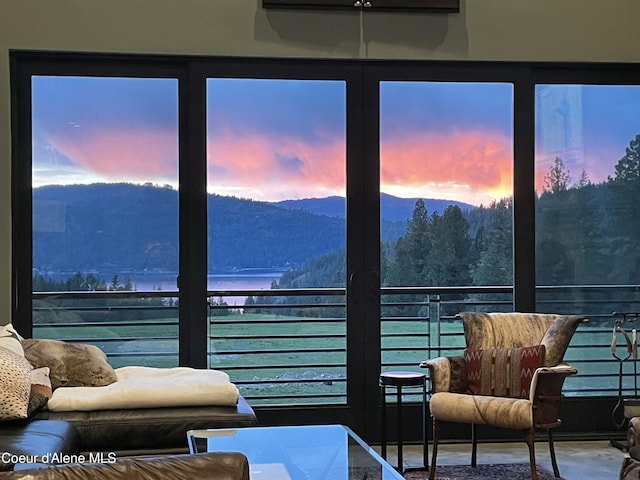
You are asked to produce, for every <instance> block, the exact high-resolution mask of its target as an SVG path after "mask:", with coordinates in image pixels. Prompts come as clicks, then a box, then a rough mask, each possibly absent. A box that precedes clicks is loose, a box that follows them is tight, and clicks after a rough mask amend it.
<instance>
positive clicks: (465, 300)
mask: <svg viewBox="0 0 640 480" xmlns="http://www.w3.org/2000/svg"><path fill="white" fill-rule="evenodd" d="M638 291H639V287H638V286H635V285H625V286H571V287H539V288H538V291H537V296H538V309H537V310H538V311H548V312H554V313H567V314H568V313H571V314H580V315H584V316H586V317H588V318H589V319H590V322H589V323H588V324H586V325H583V326H581V327H580V328H579V329H578V331H577V332H576V334H575V336H574V338H573V340H572V342H571V345H570V347H569V350H568V351H567V354H566V356H565V359H566V360H567V361H568V362H570V363H572V364H573V365H574V366H576V367H577V368H578V370H579V372H580V373H579V374H578V375H577V376H576V377H571V378H569V379H568V380H567V382H566V384H565V393H566V394H567V395H584V396H592V395H604V396H607V395H616V394H617V393H618V384H617V381H618V380H617V379H618V367H619V365H618V363H617V362H616V361H615V359H614V358H613V357H612V356H611V353H610V345H611V326H612V321H613V320H612V315H611V314H612V312H613V311H614V310H618V311H631V310H640V298H639V297H638V295H637V293H638ZM345 293H346V292H345V289H341V288H331V289H290V290H234V291H227V290H212V291H209V292H207V295H208V298H209V301H208V304H209V310H208V311H209V316H208V324H209V342H208V345H209V348H208V352H207V353H208V359H209V366H210V368H216V369H221V370H225V371H228V372H229V374H230V375H231V376H232V378H233V380H234V382H235V383H237V384H238V386H239V388H240V389H241V391H242V393H243V395H244V396H246V397H247V398H248V399H251V401H252V403H253V404H257V405H259V404H295V403H345V402H346V385H347V378H346V358H347V337H346V331H347V329H346V304H345V298H346V297H345ZM249 297H251V301H247V300H246V299H247V298H249ZM227 299H228V300H229V301H226V300H227ZM234 302H237V303H241V305H240V306H238V305H236V304H235V303H234ZM230 303H231V304H230ZM178 309H179V298H178V292H160V291H154V292H120V291H118V292H49V293H47V292H34V293H33V320H34V325H33V326H34V337H38V338H58V339H64V340H70V341H78V342H83V343H92V344H95V345H97V346H99V347H100V348H102V349H103V350H104V351H105V352H106V353H107V355H108V357H109V359H110V362H111V363H112V365H114V366H115V367H117V366H123V365H130V364H138V365H140V364H143V365H152V366H176V365H177V364H178V345H179V342H178ZM511 309H512V289H511V288H510V287H451V288H434V287H428V288H427V287H425V288H418V287H416V288H413V287H400V288H382V289H381V312H382V318H381V322H380V329H381V349H380V356H381V357H380V358H381V367H382V369H383V370H390V369H407V370H417V369H418V367H417V364H418V362H419V361H421V360H424V359H426V358H433V357H435V356H439V355H447V354H457V353H460V352H461V351H462V349H463V348H464V339H463V336H462V326H461V324H460V323H459V322H458V321H457V320H456V319H455V314H456V313H457V312H459V311H463V310H481V311H490V310H491V311H509V310H511ZM364 348H366V346H365V347H364ZM632 376H633V372H632V370H631V367H628V368H627V367H626V366H625V368H624V369H623V382H624V383H625V385H631V379H632ZM630 388H631V387H629V388H626V387H625V390H624V393H626V394H630V393H631V390H630Z"/></svg>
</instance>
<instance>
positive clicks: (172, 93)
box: [33, 77, 640, 205]
mask: <svg viewBox="0 0 640 480" xmlns="http://www.w3.org/2000/svg"><path fill="white" fill-rule="evenodd" d="M177 86H178V85H177V81H176V80H173V79H122V78H86V77H76V78H71V77H35V78H34V80H33V184H34V186H40V185H46V184H52V183H55V184H73V183H90V182H96V181H99V182H122V181H127V182H134V183H145V182H152V183H155V184H159V185H165V184H170V185H172V186H176V184H177V139H178V132H177V130H178V128H177V112H178V104H177ZM207 89H208V90H207V91H208V98H207V121H208V125H207V152H208V185H209V191H210V192H211V193H220V194H224V195H236V196H239V197H244V198H253V199H257V200H269V201H274V200H283V199H291V198H307V197H324V196H328V195H344V193H345V191H344V185H345V133H344V132H345V125H346V117H345V115H346V112H345V95H346V94H345V84H344V83H343V82H340V81H295V80H237V79H210V80H209V81H208V82H207ZM512 104H513V102H512V85H510V84H477V83H467V84H462V83H455V84H454V83H417V82H384V83H382V84H381V99H380V109H381V113H380V118H381V120H380V131H381V147H380V150H381V184H382V190H383V191H384V192H386V193H390V194H393V195H396V196H400V197H422V198H446V199H452V200H459V201H465V202H468V203H471V204H475V205H479V204H481V203H483V204H487V203H488V202H490V201H491V200H494V199H499V198H502V197H505V196H508V195H510V194H511V189H512V186H511V184H512V177H513V173H512V171H513V168H512V163H513V153H512V152H513V129H512V121H513V118H512V117H513V115H512ZM536 108H537V110H536V112H537V119H538V125H537V126H536V144H537V147H536V155H537V157H536V158H537V169H536V184H537V188H538V190H540V188H541V186H542V181H543V177H544V174H545V173H546V172H547V171H548V169H549V167H550V166H551V165H552V163H553V159H554V158H555V157H556V156H559V157H561V158H562V159H563V162H564V164H565V167H566V168H567V169H568V170H569V172H570V175H571V179H572V181H577V179H578V177H579V176H580V173H581V171H582V170H583V169H584V170H585V172H586V173H587V175H588V177H589V179H590V180H591V181H592V182H599V181H602V180H604V179H606V177H607V175H613V165H615V163H616V162H617V161H618V160H619V159H620V158H621V157H622V156H623V155H624V149H625V147H626V146H628V144H629V141H630V140H632V139H633V138H634V137H635V135H637V134H639V133H640V87H635V86H634V87H620V86H616V87H613V86H605V87H599V86H592V87H576V86H574V87H571V86H569V87H567V86H549V87H547V86H539V87H538V89H537V107H536Z"/></svg>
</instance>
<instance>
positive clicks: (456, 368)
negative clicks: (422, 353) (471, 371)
mask: <svg viewBox="0 0 640 480" xmlns="http://www.w3.org/2000/svg"><path fill="white" fill-rule="evenodd" d="M420 367H421V368H428V369H429V380H430V382H431V393H437V392H457V393H464V392H466V391H467V370H466V368H465V364H464V358H463V357H460V356H450V357H437V358H432V359H430V360H425V361H423V362H420Z"/></svg>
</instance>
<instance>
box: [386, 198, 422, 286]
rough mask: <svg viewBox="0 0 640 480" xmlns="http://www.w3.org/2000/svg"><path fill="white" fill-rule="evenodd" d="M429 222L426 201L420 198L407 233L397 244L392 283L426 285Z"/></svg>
mask: <svg viewBox="0 0 640 480" xmlns="http://www.w3.org/2000/svg"><path fill="white" fill-rule="evenodd" d="M429 223H430V222H429V218H428V216H427V209H426V208H425V206H424V201H423V200H422V199H419V200H417V201H416V205H415V207H414V209H413V213H412V215H411V220H409V222H408V224H407V233H406V234H405V235H404V236H403V237H401V238H399V239H398V240H397V242H396V244H395V248H394V256H393V260H392V262H391V265H390V267H389V284H390V285H392V286H395V287H404V286H424V285H426V283H425V281H426V278H425V276H426V273H427V258H428V256H429V252H430V250H431V238H430V226H429Z"/></svg>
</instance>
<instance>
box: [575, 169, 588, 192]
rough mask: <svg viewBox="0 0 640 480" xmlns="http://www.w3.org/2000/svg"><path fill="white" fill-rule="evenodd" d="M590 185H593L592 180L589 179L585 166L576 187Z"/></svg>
mask: <svg viewBox="0 0 640 480" xmlns="http://www.w3.org/2000/svg"><path fill="white" fill-rule="evenodd" d="M589 185H591V180H589V175H587V171H586V170H585V169H584V168H583V169H582V172H580V177H579V178H578V183H576V188H584V187H588V186H589Z"/></svg>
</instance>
